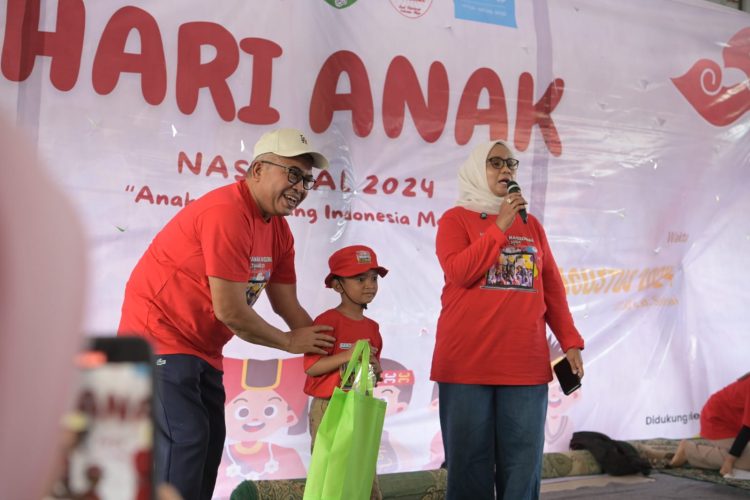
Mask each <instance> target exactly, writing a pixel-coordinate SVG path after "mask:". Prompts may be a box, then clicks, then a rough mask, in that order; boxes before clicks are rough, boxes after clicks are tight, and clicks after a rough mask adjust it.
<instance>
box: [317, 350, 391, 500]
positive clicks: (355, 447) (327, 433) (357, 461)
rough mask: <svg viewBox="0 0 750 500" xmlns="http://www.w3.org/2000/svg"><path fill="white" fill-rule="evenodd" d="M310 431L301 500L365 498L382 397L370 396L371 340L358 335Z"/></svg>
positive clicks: (377, 442)
mask: <svg viewBox="0 0 750 500" xmlns="http://www.w3.org/2000/svg"><path fill="white" fill-rule="evenodd" d="M353 349H354V351H353V352H352V359H351V361H350V362H349V364H348V366H347V367H346V372H345V373H344V375H343V377H342V379H341V380H342V382H341V387H343V386H344V384H345V382H346V381H348V380H349V377H350V376H351V374H352V373H354V374H355V377H356V378H355V383H354V387H353V388H352V389H351V390H350V391H348V392H345V391H344V390H342V389H341V387H336V388H335V389H334V391H333V396H332V397H331V401H330V402H329V403H328V408H327V409H326V412H325V415H323V420H321V422H320V426H319V427H318V432H317V434H316V436H315V446H314V447H313V453H312V460H311V461H310V469H309V470H308V472H307V481H306V483H305V496H304V500H368V499H369V498H370V490H371V489H372V480H373V477H374V476H375V466H376V464H377V461H378V450H379V449H380V435H381V434H382V432H383V420H384V419H385V401H382V400H380V399H376V398H374V397H373V396H372V390H373V383H372V380H371V379H370V377H369V376H368V374H369V365H370V344H369V343H368V342H367V341H365V340H359V341H357V343H356V344H355V345H354V347H353Z"/></svg>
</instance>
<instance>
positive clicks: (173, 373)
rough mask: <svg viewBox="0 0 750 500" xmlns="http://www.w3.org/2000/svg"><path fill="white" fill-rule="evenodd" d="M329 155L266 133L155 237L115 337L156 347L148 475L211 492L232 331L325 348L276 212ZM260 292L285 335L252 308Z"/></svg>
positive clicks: (259, 340) (296, 346)
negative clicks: (239, 167)
mask: <svg viewBox="0 0 750 500" xmlns="http://www.w3.org/2000/svg"><path fill="white" fill-rule="evenodd" d="M313 167H315V168H320V169H325V168H327V167H328V161H327V160H326V158H325V157H324V156H323V155H321V154H320V153H318V152H316V151H315V149H314V148H313V147H312V146H311V145H310V144H309V142H308V141H307V139H306V138H305V136H304V135H303V134H302V133H301V132H300V131H298V130H295V129H278V130H275V131H272V132H268V133H266V134H264V135H263V136H262V137H261V138H260V139H259V140H258V142H257V143H256V145H255V149H254V160H253V162H252V164H251V165H250V167H249V168H248V171H247V174H246V176H245V178H244V179H242V180H241V181H239V182H237V183H235V184H233V185H229V186H225V187H222V188H219V189H215V190H213V191H211V192H209V193H207V194H206V195H204V196H202V197H201V198H199V199H197V200H196V201H194V202H192V203H190V204H189V205H187V206H186V207H185V208H183V209H182V210H180V212H178V213H177V215H175V217H174V218H173V219H172V220H171V221H169V222H168V223H167V225H166V226H165V227H164V228H163V229H162V230H161V231H160V232H159V233H158V234H157V235H156V237H155V238H154V240H153V241H152V242H151V245H150V246H149V247H148V249H147V250H146V252H145V253H144V254H143V256H142V257H141V259H140V261H139V262H138V264H137V265H136V267H135V269H134V270H133V273H132V274H131V276H130V279H129V280H128V283H127V286H126V288H125V300H124V302H123V306H122V318H121V320H120V326H119V328H118V334H119V335H128V334H135V335H140V336H143V337H145V338H146V339H147V340H149V341H150V342H151V345H152V346H153V348H154V351H155V353H156V358H157V359H156V361H155V374H156V380H157V388H158V391H157V392H158V398H157V402H156V409H155V410H156V411H155V412H154V413H155V415H156V422H157V433H156V449H155V454H154V457H155V461H156V474H157V477H156V479H157V481H158V482H162V481H164V482H168V483H171V484H173V485H175V486H176V487H177V489H178V490H179V491H180V493H181V494H182V496H183V497H184V498H185V499H186V500H189V499H193V498H195V499H210V498H211V495H212V493H213V489H214V484H215V482H216V474H217V471H218V467H219V463H220V461H221V453H222V446H223V444H224V437H225V434H226V429H225V423H224V400H225V394H224V388H223V384H222V359H223V358H222V348H223V347H224V345H225V344H226V343H227V342H228V341H229V339H231V338H232V336H233V335H236V336H237V337H239V338H241V339H242V340H245V341H247V342H251V343H253V344H259V345H264V346H268V347H274V348H277V349H282V350H284V351H287V352H290V353H295V354H300V353H317V354H324V353H325V352H326V349H327V348H330V347H331V346H332V345H333V344H332V341H333V337H331V336H329V335H327V334H325V333H324V332H326V331H328V330H330V327H327V326H322V325H317V326H313V324H312V319H311V317H310V315H309V314H308V313H307V311H305V309H304V308H303V307H302V306H301V305H300V303H299V301H298V300H297V288H296V274H295V270H294V239H293V237H292V234H291V232H290V230H289V225H288V224H287V222H286V220H284V217H285V216H287V215H290V214H291V213H292V211H293V210H294V209H295V208H296V207H297V206H299V204H300V203H302V201H303V200H304V199H305V197H306V196H307V191H308V190H309V189H311V188H312V187H313V185H314V183H315V178H314V177H313V176H312V175H311V173H312V169H313ZM264 289H265V290H267V294H268V299H269V301H270V302H271V306H272V308H273V310H274V311H275V312H276V313H277V314H278V315H279V316H281V318H282V319H283V320H284V321H285V322H286V324H287V325H288V326H289V328H290V331H289V332H283V331H281V330H279V329H277V328H275V327H273V326H271V325H270V324H269V323H267V322H266V321H265V320H264V319H263V318H262V317H260V316H259V315H258V314H257V313H256V312H255V311H254V310H253V308H252V306H253V304H254V303H255V301H256V300H257V298H258V297H259V295H260V293H261V292H262V291H263V290H264Z"/></svg>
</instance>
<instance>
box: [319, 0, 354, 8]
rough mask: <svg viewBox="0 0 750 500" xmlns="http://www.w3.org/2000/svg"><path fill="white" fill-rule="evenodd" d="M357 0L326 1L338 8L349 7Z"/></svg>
mask: <svg viewBox="0 0 750 500" xmlns="http://www.w3.org/2000/svg"><path fill="white" fill-rule="evenodd" d="M356 1H357V0H326V3H328V4H330V5H331V6H332V7H336V8H337V9H346V8H347V7H351V6H352V5H354V2H356Z"/></svg>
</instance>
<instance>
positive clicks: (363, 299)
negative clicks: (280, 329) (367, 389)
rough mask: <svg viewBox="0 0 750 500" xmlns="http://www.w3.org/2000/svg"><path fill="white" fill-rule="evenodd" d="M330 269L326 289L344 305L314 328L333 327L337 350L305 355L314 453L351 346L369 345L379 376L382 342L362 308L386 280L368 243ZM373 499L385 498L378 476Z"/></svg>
mask: <svg viewBox="0 0 750 500" xmlns="http://www.w3.org/2000/svg"><path fill="white" fill-rule="evenodd" d="M328 267H329V269H330V273H329V274H328V276H326V279H325V285H326V287H328V288H332V289H333V290H334V291H336V292H338V293H339V294H340V295H341V303H340V304H339V305H338V306H337V307H335V308H334V309H329V310H328V311H325V312H324V313H322V314H321V315H320V316H318V317H317V318H315V321H314V324H316V325H319V324H320V325H330V326H332V327H333V331H332V332H328V333H330V334H331V335H333V336H334V337H335V339H336V341H335V343H334V346H333V348H331V349H329V353H328V354H327V355H319V354H305V360H304V367H305V372H306V373H307V380H306V381H305V393H307V394H309V395H310V396H312V397H313V400H312V404H311V405H310V436H311V438H312V441H311V446H310V447H311V449H312V447H313V446H314V444H315V434H316V433H317V431H318V426H319V425H320V422H321V420H323V415H324V413H325V411H326V408H328V403H329V401H330V399H331V396H332V395H333V389H334V388H335V387H338V386H339V385H340V384H341V372H342V367H345V366H346V363H348V362H349V360H350V358H351V353H352V347H354V344H355V343H356V342H357V341H358V340H367V341H369V343H370V352H371V353H372V357H371V358H370V362H371V364H372V365H373V369H374V371H375V375H376V377H379V376H380V372H381V369H380V362H379V360H380V352H381V349H382V348H383V339H382V338H381V336H380V328H379V326H378V324H377V323H376V322H375V321H373V320H371V319H370V318H367V317H365V315H364V310H365V309H367V304H369V303H370V302H372V300H373V299H374V298H375V295H376V294H377V292H378V277H381V278H382V277H383V276H385V275H386V274H387V273H388V270H387V269H386V268H384V267H381V266H379V265H378V259H377V256H376V255H375V252H373V251H372V249H371V248H369V247H366V246H364V245H353V246H348V247H344V248H342V249H341V250H338V251H336V252H334V253H333V255H331V257H330V258H329V259H328ZM370 498H371V499H373V500H375V499H377V500H380V499H381V498H382V494H381V493H380V488H379V486H378V481H377V476H375V480H374V481H373V484H372V494H371V497H370Z"/></svg>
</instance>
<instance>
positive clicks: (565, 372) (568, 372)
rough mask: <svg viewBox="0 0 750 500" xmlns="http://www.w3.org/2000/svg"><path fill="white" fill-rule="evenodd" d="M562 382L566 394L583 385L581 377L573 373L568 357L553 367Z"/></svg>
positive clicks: (561, 385)
mask: <svg viewBox="0 0 750 500" xmlns="http://www.w3.org/2000/svg"><path fill="white" fill-rule="evenodd" d="M552 369H553V370H554V371H555V375H556V376H557V381H558V382H559V383H560V388H561V389H562V391H563V394H565V395H566V396H567V395H568V394H570V393H572V392H573V391H575V390H576V389H578V388H579V387H581V378H580V377H579V376H578V375H576V374H575V373H573V368H572V367H571V366H570V362H569V361H568V358H566V357H563V358H562V359H560V361H558V362H557V363H555V364H554V365H553V367H552Z"/></svg>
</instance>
